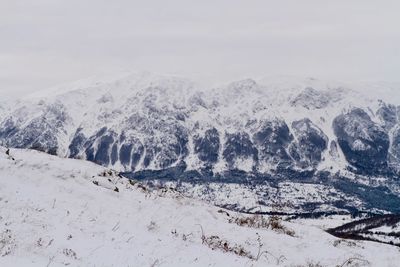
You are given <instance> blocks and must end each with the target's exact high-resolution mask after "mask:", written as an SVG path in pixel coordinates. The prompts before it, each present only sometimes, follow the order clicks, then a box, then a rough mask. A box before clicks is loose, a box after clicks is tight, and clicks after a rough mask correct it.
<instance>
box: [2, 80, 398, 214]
mask: <svg viewBox="0 0 400 267" xmlns="http://www.w3.org/2000/svg"><path fill="white" fill-rule="evenodd" d="M399 88H400V87H396V86H395V85H390V84H385V83H377V84H342V83H334V82H322V81H319V80H315V79H306V80H293V79H289V78H287V77H285V78H283V79H275V80H273V79H260V80H258V81H255V80H251V79H247V80H242V81H236V82H232V83H230V84H228V85H225V86H220V87H216V88H214V87H209V86H203V85H201V84H197V83H195V82H192V81H189V80H186V79H183V78H180V77H170V76H161V75H154V74H150V73H128V74H126V73H125V74H121V75H118V76H115V77H107V78H102V79H98V78H93V79H88V80H82V81H78V82H75V83H73V84H68V85H64V86H60V87H56V88H53V89H51V90H45V91H42V92H38V93H36V94H34V95H29V96H25V97H23V98H21V99H19V100H17V101H16V102H13V103H11V102H9V101H7V102H5V103H3V104H1V103H0V144H3V145H4V146H7V147H15V148H31V149H35V150H39V151H45V152H47V153H49V154H54V155H58V156H61V157H69V158H76V159H86V160H89V161H92V162H95V163H97V164H99V165H102V166H105V167H108V168H112V169H114V170H116V171H118V172H122V173H124V175H126V176H128V177H132V178H135V179H141V180H152V181H154V180H157V181H156V182H161V183H166V182H169V183H172V184H173V186H175V187H176V189H177V190H179V191H180V192H182V193H185V195H188V196H189V195H190V196H195V197H199V198H202V199H206V200H207V199H208V200H213V202H214V204H218V205H221V206H226V207H231V208H232V209H237V210H246V211H249V210H250V211H254V209H255V208H256V207H260V209H261V210H262V211H268V210H270V209H271V205H269V204H268V203H271V200H279V203H278V204H279V206H284V207H283V208H282V210H283V211H284V212H294V211H296V210H297V211H304V212H315V211H343V210H347V211H349V212H354V211H359V210H363V211H365V210H367V211H370V210H373V211H379V212H382V211H389V212H399V211H400V183H399V174H400V108H399V104H400V94H399V93H398V92H399ZM209 182H212V183H214V184H212V188H211V189H210V187H209ZM216 188H219V189H218V190H219V191H221V190H222V191H224V190H223V189H226V190H225V191H224V192H219V194H214V192H216V191H218V190H215V189H216ZM199 192H200V193H199ZM248 192H249V193H248ZM255 192H256V193H255ZM257 192H258V193H257ZM326 192H329V194H327V193H326ZM366 192H368V193H366ZM228 194H229V195H236V196H240V195H243V194H246V195H248V196H249V197H248V199H252V201H248V202H246V203H245V202H243V201H242V202H241V203H240V204H241V205H239V206H237V207H236V206H234V205H233V204H232V203H231V202H232V201H229V200H228V199H227V198H226V196H227V195H228ZM215 195H218V197H217V198H216V197H215ZM277 196H279V197H278V198H277ZM293 199H295V201H293ZM214 200H215V201H214ZM234 202H235V203H236V200H235V201H234ZM265 204H268V205H265ZM275 206H276V205H275Z"/></svg>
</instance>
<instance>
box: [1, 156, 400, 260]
mask: <svg viewBox="0 0 400 267" xmlns="http://www.w3.org/2000/svg"><path fill="white" fill-rule="evenodd" d="M94 182H95V183H94ZM96 184H98V185H96ZM115 188H118V192H116V191H115ZM143 190H145V189H141V187H140V186H139V185H137V184H136V185H132V184H131V183H129V182H128V181H127V180H125V179H123V178H120V177H118V176H117V175H115V174H113V173H112V172H108V171H107V170H106V169H104V168H103V167H100V166H98V165H95V164H92V163H89V162H84V161H79V160H72V159H61V158H58V157H54V156H50V155H47V154H44V153H41V152H35V151H31V150H17V149H12V150H11V156H7V155H6V154H5V149H4V148H0V196H1V198H0V211H1V212H0V237H1V240H0V253H1V256H2V257H0V265H1V266H5V267H8V266H10V267H11V266H276V265H278V264H279V266H295V265H296V266H298V265H299V266H306V265H307V264H310V263H315V264H316V263H320V264H321V265H323V266H335V265H337V264H341V263H345V262H346V260H347V259H349V258H356V260H354V261H353V263H352V265H348V266H358V265H354V264H361V266H366V265H367V262H368V263H369V265H370V266H396V264H397V262H399V261H400V254H399V253H398V249H397V248H396V247H394V246H388V245H382V244H377V243H372V242H359V241H356V242H353V241H345V240H340V239H337V238H335V237H333V236H331V235H329V234H327V233H325V232H324V231H323V229H322V228H325V227H326V226H323V225H329V227H332V224H334V225H339V224H341V223H343V222H344V221H342V220H341V219H340V220H335V219H326V220H324V221H319V223H316V222H314V221H305V220H300V221H298V222H283V225H284V227H285V228H286V229H290V230H293V231H294V234H291V235H288V234H285V233H283V232H282V231H280V230H272V229H270V228H268V229H255V228H251V227H247V226H239V225H237V224H235V223H230V222H229V220H230V219H231V218H233V217H236V216H237V217H239V216H242V215H238V214H235V213H233V212H229V216H228V215H227V214H226V212H225V211H223V212H221V211H219V209H218V208H215V207H212V206H209V205H206V204H203V203H201V202H198V201H195V200H190V199H187V198H184V197H182V196H180V195H179V194H177V193H176V192H174V191H169V190H164V191H163V189H160V190H159V191H157V192H148V191H143ZM201 229H203V233H202V230H201ZM325 229H326V228H325ZM202 235H204V237H207V238H205V239H203V240H202ZM212 236H214V237H212ZM216 236H218V238H217V237H216ZM219 238H220V239H221V240H224V242H223V243H225V242H227V245H224V244H222V248H221V247H215V246H213V244H214V243H212V242H213V240H214V241H216V240H217V241H218V240H220V239H219ZM257 240H259V241H257ZM260 244H261V245H262V246H261V249H259V248H260ZM235 246H242V247H243V251H245V252H246V253H248V254H242V256H239V255H237V254H235V253H234V252H232V251H231V250H230V249H231V248H232V247H235ZM210 247H213V248H214V250H213V249H211V248H210ZM259 251H261V252H263V251H264V252H263V253H262V254H261V256H260V257H259V259H258V260H254V259H250V258H249V257H247V256H245V255H257V254H258V252H259ZM307 266H308V265H307Z"/></svg>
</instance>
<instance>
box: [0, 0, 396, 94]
mask: <svg viewBox="0 0 400 267" xmlns="http://www.w3.org/2000/svg"><path fill="white" fill-rule="evenodd" d="M0 7H1V8H0V34H1V36H2V42H1V43H0V68H1V69H2V72H1V73H0V82H1V83H0V90H1V91H3V92H5V94H6V95H8V94H11V93H12V94H13V95H23V94H26V93H30V92H35V91H37V90H42V89H45V88H48V87H52V86H56V85H58V84H64V83H68V82H71V81H74V80H79V79H82V78H86V77H90V76H101V75H105V74H110V73H118V72H121V71H126V70H135V71H142V70H144V71H150V72H155V73H162V74H171V75H179V76H183V77H187V78H189V79H193V80H207V81H209V82H215V83H225V82H228V81H233V80H240V79H242V78H254V79H258V78H261V77H268V76H282V75H284V76H286V75H287V76H296V77H316V78H318V79H327V80H338V81H388V82H399V81H400V78H398V69H399V62H400V53H399V52H398V46H399V44H400V28H399V27H398V25H400V17H399V16H398V14H397V13H398V12H397V10H399V8H400V2H398V1H380V2H376V1H360V0H357V1H351V2H349V1H343V0H342V1H335V2H329V3H326V2H325V3H322V2H321V1H316V0H305V1H302V2H301V3H300V2H298V1H293V0H292V1H290V0H284V1H279V3H278V2H276V1H252V2H249V1H227V0H224V1H209V0H207V1H201V2H196V3H193V2H192V3H188V2H187V1H183V0H173V1H168V2H166V1H146V2H145V3H143V2H141V1H125V0H119V1H113V2H112V3H110V2H108V1H93V0H89V1H85V2H82V1H76V0H73V1H50V0H41V1H35V2H31V1H18V2H14V1H13V2H11V1H10V2H2V3H1V4H0Z"/></svg>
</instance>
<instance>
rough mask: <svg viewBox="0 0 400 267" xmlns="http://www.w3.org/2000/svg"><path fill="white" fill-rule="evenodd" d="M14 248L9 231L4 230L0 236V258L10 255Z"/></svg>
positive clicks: (13, 239) (12, 238)
mask: <svg viewBox="0 0 400 267" xmlns="http://www.w3.org/2000/svg"><path fill="white" fill-rule="evenodd" d="M15 248H16V244H15V238H14V236H13V234H12V232H11V230H10V229H6V230H4V231H3V232H2V233H1V234H0V256H1V257H5V256H7V255H10V254H11V253H12V252H13V251H14V249H15Z"/></svg>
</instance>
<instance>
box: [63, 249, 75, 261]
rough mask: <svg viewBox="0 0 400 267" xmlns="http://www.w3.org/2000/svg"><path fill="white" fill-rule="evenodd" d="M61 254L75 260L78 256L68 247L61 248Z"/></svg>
mask: <svg viewBox="0 0 400 267" xmlns="http://www.w3.org/2000/svg"><path fill="white" fill-rule="evenodd" d="M63 254H64V255H65V256H67V257H68V258H72V259H75V260H76V259H77V258H78V257H77V255H76V252H75V251H73V250H72V249H70V248H65V249H63Z"/></svg>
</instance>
